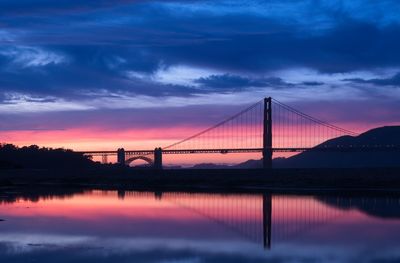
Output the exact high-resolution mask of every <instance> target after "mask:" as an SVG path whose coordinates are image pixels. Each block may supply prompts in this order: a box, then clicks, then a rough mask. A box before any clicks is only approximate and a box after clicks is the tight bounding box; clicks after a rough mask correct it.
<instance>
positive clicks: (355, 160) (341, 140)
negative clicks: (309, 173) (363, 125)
mask: <svg viewBox="0 0 400 263" xmlns="http://www.w3.org/2000/svg"><path fill="white" fill-rule="evenodd" d="M385 145H396V146H399V145H400V126H386V127H380V128H375V129H372V130H369V131H367V132H365V133H362V134H360V135H359V136H355V137H352V136H342V137H338V138H334V139H331V140H328V141H326V142H324V143H322V144H320V145H317V146H316V147H314V148H313V149H310V150H307V151H305V152H303V153H300V154H298V155H295V156H292V157H290V158H287V159H279V160H275V161H274V167H277V168H362V167H400V152H399V151H375V150H374V151H358V150H354V151H319V150H318V148H320V147H340V146H341V147H345V148H346V147H350V146H352V147H363V146H364V147H365V146H385Z"/></svg>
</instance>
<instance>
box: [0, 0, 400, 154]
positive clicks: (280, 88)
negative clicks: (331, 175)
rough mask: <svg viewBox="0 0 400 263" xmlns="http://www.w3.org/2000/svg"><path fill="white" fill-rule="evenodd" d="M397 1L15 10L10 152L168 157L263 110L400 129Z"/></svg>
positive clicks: (7, 57) (0, 103)
mask: <svg viewBox="0 0 400 263" xmlns="http://www.w3.org/2000/svg"><path fill="white" fill-rule="evenodd" d="M399 46H400V2H399V1H397V0H392V1H390V0H381V1H372V0H371V1H368V0H351V1H350V0H343V1H331V0H329V1H328V0H320V1H318V0H299V1H294V0H268V1H267V0H212V1H211V0H210V1H208V0H204V1H201V0H186V1H183V0H163V1H161V0H160V1H154V0H115V1H105V0H82V1H71V0H58V1H53V0H19V1H15V0H2V1H1V2H0V120H1V121H0V141H1V142H8V143H15V144H17V145H30V144H39V145H41V146H50V147H65V148H72V149H76V150H84V149H89V148H90V149H116V148H118V147H121V146H124V147H125V148H149V147H150V148H154V147H156V146H163V145H167V144H169V143H170V142H174V141H176V140H179V139H182V138H184V137H187V136H189V135H191V134H192V133H195V132H197V131H199V130H202V129H204V128H206V127H208V126H210V125H212V124H214V123H216V122H218V121H220V120H222V119H224V118H225V117H227V116H229V115H231V114H233V113H235V112H237V111H240V110H241V109H243V108H245V107H246V106H248V105H250V104H252V103H254V102H256V101H259V100H260V99H262V98H263V97H268V96H272V97H274V98H276V99H278V100H280V101H282V102H284V103H287V104H289V105H291V106H293V107H296V108H297V109H299V110H301V111H303V112H306V113H307V114H309V115H312V116H315V117H317V118H321V119H323V120H325V121H328V122H331V123H335V124H337V125H339V126H341V127H344V128H348V129H352V130H355V131H357V132H362V131H365V130H367V129H369V128H372V127H376V126H382V125H395V124H398V123H399V120H400V111H399V108H400V104H399V103H400V50H399Z"/></svg>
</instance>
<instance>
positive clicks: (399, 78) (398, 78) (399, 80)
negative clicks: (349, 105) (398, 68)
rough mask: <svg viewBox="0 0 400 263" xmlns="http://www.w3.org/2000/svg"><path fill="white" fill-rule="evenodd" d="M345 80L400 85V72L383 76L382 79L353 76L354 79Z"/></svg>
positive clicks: (379, 84)
mask: <svg viewBox="0 0 400 263" xmlns="http://www.w3.org/2000/svg"><path fill="white" fill-rule="evenodd" d="M345 81H349V82H353V83H359V84H365V83H368V84H374V85H376V86H395V87H400V73H397V74H395V75H394V76H392V77H390V78H382V79H378V78H375V79H362V78H353V79H345Z"/></svg>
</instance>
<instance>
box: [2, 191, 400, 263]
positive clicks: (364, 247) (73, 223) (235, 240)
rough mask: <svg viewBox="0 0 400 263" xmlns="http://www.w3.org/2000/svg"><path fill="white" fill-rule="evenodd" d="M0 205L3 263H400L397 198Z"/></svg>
mask: <svg viewBox="0 0 400 263" xmlns="http://www.w3.org/2000/svg"><path fill="white" fill-rule="evenodd" d="M30 199H32V198H22V197H21V198H16V199H14V200H8V201H4V200H3V201H2V202H1V204H0V218H1V219H3V220H4V221H1V222H0V233H1V234H0V262H7V263H8V262H400V198H394V197H387V198H386V197H379V198H378V197H377V198H363V197H350V198H345V197H322V196H320V197H319V196H285V195H272V196H271V195H268V194H266V195H224V194H186V193H142V192H121V191H120V192H117V191H107V192H103V191H91V192H85V193H77V194H72V195H69V196H67V197H66V196H64V197H61V196H47V197H46V198H44V197H40V198H38V199H37V200H30Z"/></svg>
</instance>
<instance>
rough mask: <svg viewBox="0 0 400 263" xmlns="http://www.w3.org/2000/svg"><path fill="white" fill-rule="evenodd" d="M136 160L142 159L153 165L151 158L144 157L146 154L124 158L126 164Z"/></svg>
mask: <svg viewBox="0 0 400 263" xmlns="http://www.w3.org/2000/svg"><path fill="white" fill-rule="evenodd" d="M136 160H143V161H145V162H147V163H148V164H149V165H151V166H153V164H154V162H153V160H152V159H151V158H149V157H146V156H134V157H131V158H129V159H127V160H125V164H126V165H130V164H131V163H133V162H134V161H136Z"/></svg>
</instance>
